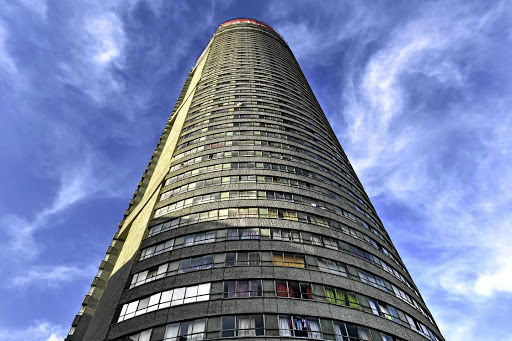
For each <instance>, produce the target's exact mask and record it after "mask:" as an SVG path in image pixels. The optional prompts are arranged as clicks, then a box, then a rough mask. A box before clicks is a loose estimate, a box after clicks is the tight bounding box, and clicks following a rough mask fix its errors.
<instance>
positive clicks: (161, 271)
mask: <svg viewBox="0 0 512 341" xmlns="http://www.w3.org/2000/svg"><path fill="white" fill-rule="evenodd" d="M168 265H169V264H168V263H165V264H162V265H160V266H159V267H157V268H153V269H150V270H146V271H142V272H139V273H137V274H135V275H133V278H132V282H131V284H130V288H133V287H136V286H139V285H141V284H144V283H148V282H151V281H154V280H157V279H160V278H164V277H165V275H166V272H167V268H168Z"/></svg>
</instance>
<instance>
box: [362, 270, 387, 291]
mask: <svg viewBox="0 0 512 341" xmlns="http://www.w3.org/2000/svg"><path fill="white" fill-rule="evenodd" d="M358 273H359V278H360V279H361V282H363V283H366V284H369V285H371V286H374V287H377V288H379V289H381V290H386V291H387V289H386V285H385V284H384V281H383V280H382V279H381V278H380V277H376V276H373V275H370V274H369V273H366V272H363V271H358Z"/></svg>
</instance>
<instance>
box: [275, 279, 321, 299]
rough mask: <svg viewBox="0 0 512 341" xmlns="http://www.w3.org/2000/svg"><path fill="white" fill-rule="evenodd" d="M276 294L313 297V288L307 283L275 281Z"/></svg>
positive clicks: (304, 297) (305, 297)
mask: <svg viewBox="0 0 512 341" xmlns="http://www.w3.org/2000/svg"><path fill="white" fill-rule="evenodd" d="M276 294H277V296H279V297H292V298H303V299H307V300H312V299H313V290H312V289H311V284H309V283H299V282H293V281H276Z"/></svg>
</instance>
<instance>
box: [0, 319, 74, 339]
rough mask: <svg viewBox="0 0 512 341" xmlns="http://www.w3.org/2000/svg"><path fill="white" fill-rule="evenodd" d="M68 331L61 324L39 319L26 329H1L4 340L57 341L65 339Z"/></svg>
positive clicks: (1, 336) (0, 332)
mask: <svg viewBox="0 0 512 341" xmlns="http://www.w3.org/2000/svg"><path fill="white" fill-rule="evenodd" d="M66 335H67V331H66V330H65V329H64V328H63V327H62V326H60V325H55V324H52V323H50V322H48V321H44V320H38V321H33V322H32V324H31V325H30V326H29V327H27V328H25V329H0V339H1V340H2V341H27V340H30V341H56V340H63V339H64V338H65V337H66Z"/></svg>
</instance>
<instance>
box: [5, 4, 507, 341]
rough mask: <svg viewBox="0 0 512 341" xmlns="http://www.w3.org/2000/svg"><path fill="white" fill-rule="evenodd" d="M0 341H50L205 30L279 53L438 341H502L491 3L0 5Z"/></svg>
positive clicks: (99, 252)
mask: <svg viewBox="0 0 512 341" xmlns="http://www.w3.org/2000/svg"><path fill="white" fill-rule="evenodd" d="M0 5H1V8H2V11H0V110H1V113H2V114H1V115H0V134H1V137H2V138H1V139H0V151H1V155H2V167H1V168H0V174H1V177H0V178H1V179H2V180H1V181H2V188H3V191H2V196H1V197H0V200H1V201H0V233H1V234H2V236H3V237H2V238H1V240H0V255H1V256H2V259H3V261H2V262H1V263H0V272H1V273H2V276H1V277H0V297H1V304H0V339H1V340H6V341H13V340H36V341H37V340H45V341H55V340H59V339H62V338H64V336H65V335H66V334H67V331H68V329H69V327H70V324H71V321H72V319H73V317H74V315H75V314H76V313H77V312H78V309H79V308H80V304H81V301H82V299H83V297H84V295H85V294H86V293H87V291H88V289H89V285H90V282H91V280H92V278H93V276H94V274H95V273H96V271H97V267H98V265H99V263H100V260H101V259H102V258H103V256H104V254H105V251H106V248H107V246H108V244H109V243H110V242H111V238H112V236H113V234H114V232H115V231H116V229H117V226H118V223H119V221H120V219H121V218H122V216H123V212H124V210H125V209H126V207H127V204H128V201H129V200H130V199H131V197H132V194H133V191H134V189H135V188H136V185H137V183H138V181H139V179H140V176H141V175H142V172H143V170H144V168H145V167H146V165H147V162H148V160H149V158H150V155H151V153H152V152H153V149H154V147H155V145H156V142H157V140H158V138H159V135H160V133H161V131H162V129H163V127H164V125H165V122H166V120H167V118H168V115H169V114H170V111H171V109H172V107H173V105H174V103H175V101H176V99H177V97H178V93H179V91H180V90H181V86H182V85H183V83H184V81H185V78H186V76H187V73H188V71H189V70H190V68H191V67H192V66H193V64H194V62H195V59H196V58H197V57H198V56H199V54H200V53H201V51H202V49H203V48H204V47H205V45H206V44H207V42H208V40H209V39H210V37H211V35H212V34H213V32H214V31H215V29H216V28H217V26H218V24H219V23H221V22H222V21H225V20H228V19H231V18H235V17H251V18H256V19H260V20H263V21H265V22H267V23H268V24H270V25H272V26H273V27H274V28H275V29H276V30H278V31H279V32H280V33H281V35H282V36H283V37H284V38H285V40H286V41H287V42H288V43H289V45H290V47H291V49H292V51H293V52H294V54H295V56H296V58H297V59H298V61H299V63H300V65H301V67H302V69H303V71H304V73H305V75H306V77H307V79H308V81H309V82H310V85H311V87H312V89H313V91H314V92H315V94H316V96H317V98H318V100H319V102H320V104H321V105H322V107H323V109H324V111H325V113H326V115H327V117H328V119H329V121H330V122H331V124H332V126H333V128H334V130H335V132H336V134H337V136H338V138H339V140H340V142H341V144H342V146H343V147H344V149H345V151H346V153H347V155H348V156H349V158H350V160H351V162H352V164H353V166H354V168H355V170H356V172H357V174H358V175H359V177H360V179H361V181H362V183H363V185H364V186H365V188H366V190H367V192H368V194H369V195H370V197H371V199H372V202H373V203H374V205H375V206H376V208H377V211H378V213H379V215H380V217H381V218H382V220H383V221H384V224H385V226H386V228H387V230H388V231H389V233H390V235H391V237H392V239H393V241H394V242H395V245H396V246H397V249H398V251H399V252H400V255H401V256H402V258H403V259H404V261H405V264H406V265H407V267H408V269H409V270H410V272H411V273H412V276H413V278H414V279H415V282H416V284H417V285H418V287H419V288H420V291H421V292H422V294H423V296H424V298H425V300H426V302H427V304H428V305H429V307H430V309H431V310H432V312H433V314H434V317H435V318H436V320H437V322H438V324H439V325H440V327H441V329H442V331H443V333H444V336H445V337H446V339H447V340H449V341H472V340H482V337H484V339H485V340H503V341H506V340H512V336H511V335H512V325H511V324H510V315H512V257H511V251H510V250H511V249H512V235H511V231H512V224H511V221H512V186H511V184H512V162H511V156H512V115H511V111H512V109H511V108H512V62H511V61H512V25H511V23H512V3H511V2H510V1H505V0H504V1H477V0H461V1H416V2H413V1H402V2H401V1H366V2H365V1H309V2H308V1H258V2H248V1H165V0H161V1H137V0H131V1H115V0H112V1H91V2H88V1H50V0H19V1H12V0H5V1H2V0H0Z"/></svg>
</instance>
